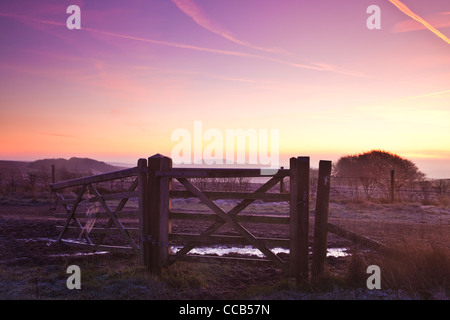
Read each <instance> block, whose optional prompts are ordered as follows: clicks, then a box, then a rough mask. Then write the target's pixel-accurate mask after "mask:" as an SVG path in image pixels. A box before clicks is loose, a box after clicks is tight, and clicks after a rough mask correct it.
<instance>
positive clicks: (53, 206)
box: [50, 164, 57, 210]
mask: <svg viewBox="0 0 450 320" xmlns="http://www.w3.org/2000/svg"><path fill="white" fill-rule="evenodd" d="M51 171H52V184H53V183H55V182H56V177H55V165H54V164H52V170H51ZM56 207H57V203H56V199H55V193H54V192H53V190H52V188H50V210H56Z"/></svg>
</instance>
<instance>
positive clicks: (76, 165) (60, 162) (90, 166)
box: [28, 157, 121, 174]
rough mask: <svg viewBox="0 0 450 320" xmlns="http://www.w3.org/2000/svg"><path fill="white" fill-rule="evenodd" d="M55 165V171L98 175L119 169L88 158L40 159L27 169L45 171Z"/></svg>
mask: <svg viewBox="0 0 450 320" xmlns="http://www.w3.org/2000/svg"><path fill="white" fill-rule="evenodd" d="M52 165H55V169H56V171H58V170H65V171H69V172H78V173H90V174H99V173H105V172H111V171H116V170H120V169H121V167H116V166H112V165H110V164H107V163H105V162H103V161H97V160H94V159H89V158H75V157H73V158H70V159H68V160H67V159H62V158H59V159H42V160H36V161H33V162H31V163H30V164H29V165H28V168H31V169H37V170H44V171H47V170H49V168H51V166H52Z"/></svg>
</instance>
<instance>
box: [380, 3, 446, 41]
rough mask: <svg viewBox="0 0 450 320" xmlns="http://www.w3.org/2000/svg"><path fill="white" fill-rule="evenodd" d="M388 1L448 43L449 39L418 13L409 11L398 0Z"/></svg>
mask: <svg viewBox="0 0 450 320" xmlns="http://www.w3.org/2000/svg"><path fill="white" fill-rule="evenodd" d="M389 2H390V3H392V4H393V5H394V6H396V7H397V8H398V9H399V10H400V11H401V12H403V13H404V14H406V15H407V16H409V17H411V18H413V19H414V20H416V21H418V22H420V23H421V24H423V25H424V26H425V27H426V28H427V29H428V30H430V31H431V32H433V33H434V34H435V35H437V36H438V37H439V38H441V39H442V40H444V41H445V42H447V43H448V44H450V39H449V38H447V37H446V36H445V35H444V34H442V33H441V32H440V31H439V30H437V29H436V28H435V27H433V26H432V25H431V24H429V23H428V22H427V21H425V20H424V19H422V18H421V17H420V16H419V15H417V14H415V13H414V12H412V11H411V9H409V8H408V7H407V6H406V5H405V4H404V3H402V2H401V1H400V0H389Z"/></svg>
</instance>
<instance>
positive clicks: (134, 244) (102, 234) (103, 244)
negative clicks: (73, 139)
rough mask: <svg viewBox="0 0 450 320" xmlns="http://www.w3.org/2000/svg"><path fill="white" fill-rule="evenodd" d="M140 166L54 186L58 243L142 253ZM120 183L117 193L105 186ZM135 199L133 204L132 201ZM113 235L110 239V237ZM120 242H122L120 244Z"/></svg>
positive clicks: (142, 207)
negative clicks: (139, 236)
mask: <svg viewBox="0 0 450 320" xmlns="http://www.w3.org/2000/svg"><path fill="white" fill-rule="evenodd" d="M145 175H146V168H145V167H144V166H141V165H139V166H138V167H135V168H131V169H126V170H121V171H116V172H110V173H106V174H100V175H95V176H90V177H86V178H79V179H74V180H69V181H64V182H59V183H54V184H52V185H51V190H52V192H53V193H54V194H56V196H57V199H56V206H55V208H56V209H58V208H62V210H63V212H57V213H56V214H55V217H56V218H57V230H58V231H59V235H58V238H57V240H56V242H57V243H64V244H66V245H69V246H77V247H84V248H88V249H92V250H93V251H101V250H107V251H115V252H125V253H136V254H138V253H139V252H140V243H139V238H138V234H139V223H137V221H136V217H138V216H142V215H143V209H144V206H143V204H142V203H141V200H142V199H144V198H145V195H144V194H143V192H144V190H145V188H144V186H143V179H142V178H143V176H145ZM105 184H107V185H108V187H109V186H114V185H118V188H117V189H119V190H118V191H116V192H114V191H113V192H111V189H114V188H108V189H109V190H108V192H103V193H102V190H106V188H104V187H103V186H104V185H105ZM131 202H132V203H131ZM109 238H111V239H109ZM118 243H119V244H118Z"/></svg>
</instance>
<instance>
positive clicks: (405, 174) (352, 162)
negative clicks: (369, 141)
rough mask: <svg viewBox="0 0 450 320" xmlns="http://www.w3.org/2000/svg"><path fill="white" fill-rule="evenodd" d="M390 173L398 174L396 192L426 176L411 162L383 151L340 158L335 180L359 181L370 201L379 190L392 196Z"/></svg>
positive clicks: (334, 171)
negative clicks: (338, 178) (377, 189)
mask: <svg viewBox="0 0 450 320" xmlns="http://www.w3.org/2000/svg"><path fill="white" fill-rule="evenodd" d="M391 170H394V172H395V190H396V191H397V192H398V190H400V189H401V188H403V187H404V186H406V185H408V184H412V183H414V182H415V181H419V180H422V179H423V178H424V176H425V175H424V174H423V173H422V172H420V171H419V169H418V168H417V166H416V165H415V164H414V163H413V162H412V161H410V160H408V159H405V158H402V157H400V156H399V155H396V154H393V153H390V152H386V151H381V150H372V151H369V152H365V153H361V154H356V155H349V156H344V157H341V158H340V159H339V160H338V161H337V162H336V163H335V164H334V168H333V173H334V175H335V176H336V177H346V178H356V179H359V181H360V183H361V185H362V187H363V189H364V193H365V195H366V198H367V199H371V198H372V196H373V193H374V190H375V188H376V187H381V188H382V190H384V191H385V192H386V193H387V194H389V193H390V188H391V186H390V175H391Z"/></svg>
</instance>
